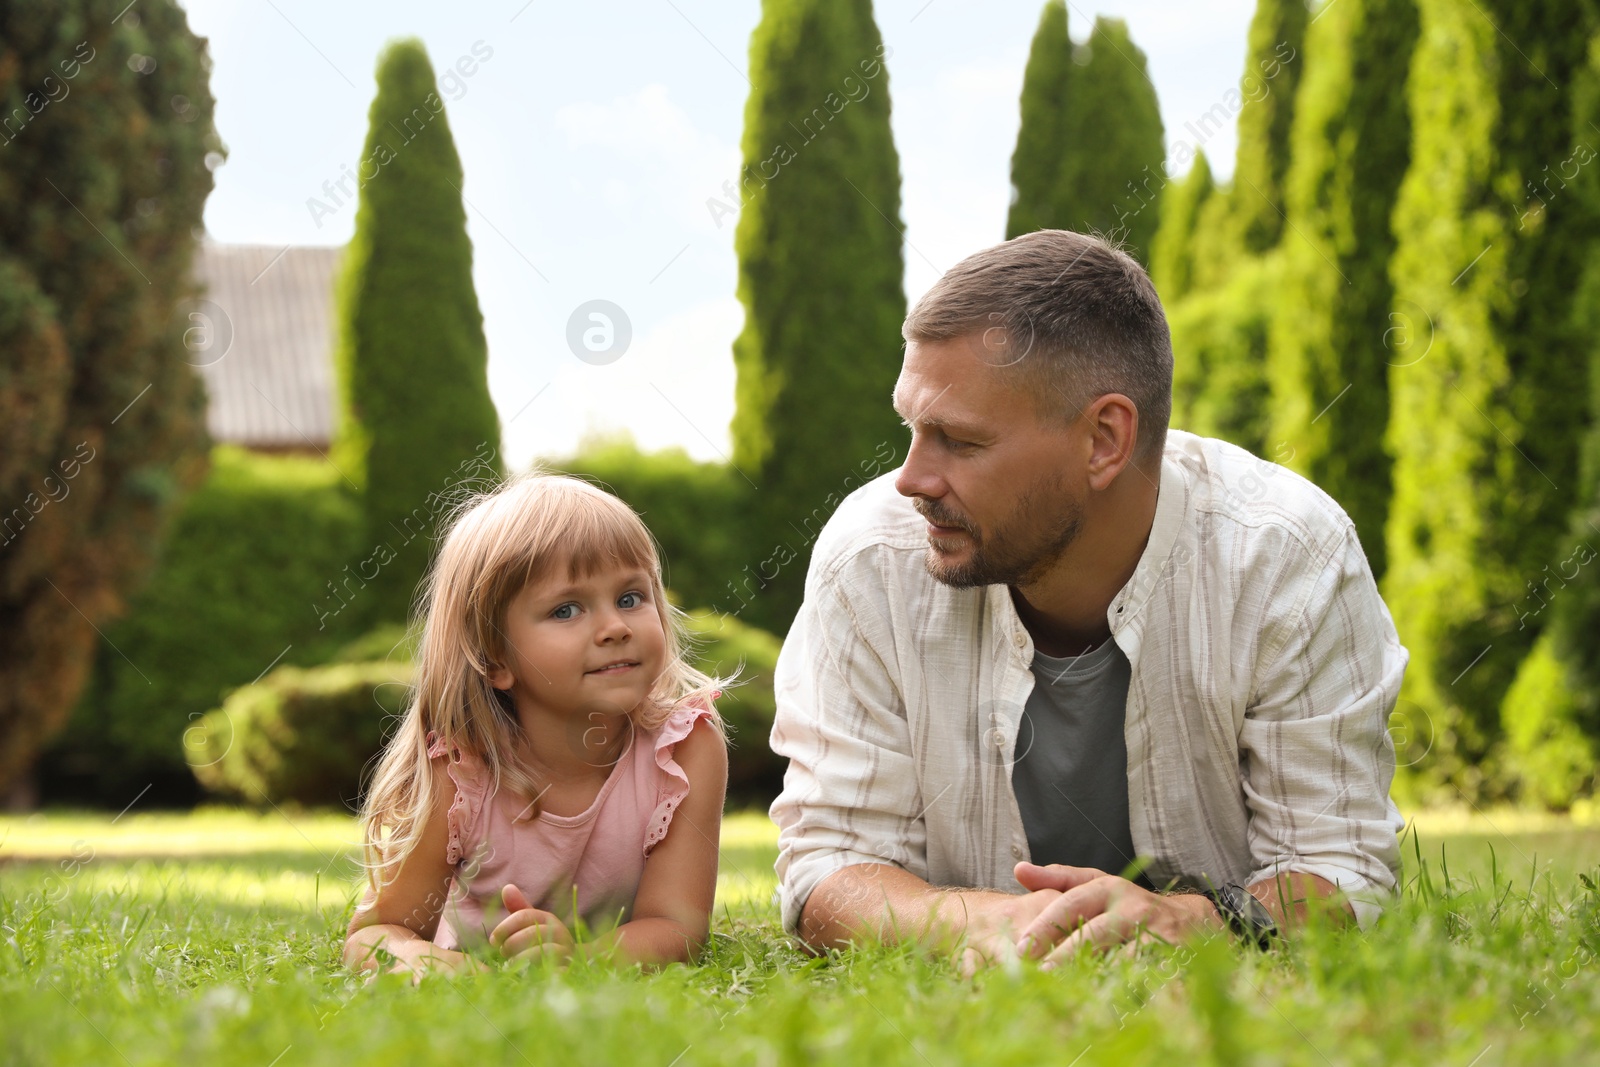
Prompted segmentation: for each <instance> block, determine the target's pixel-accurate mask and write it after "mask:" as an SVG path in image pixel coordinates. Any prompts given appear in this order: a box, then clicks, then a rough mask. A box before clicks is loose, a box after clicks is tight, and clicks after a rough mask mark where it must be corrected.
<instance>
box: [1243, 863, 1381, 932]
mask: <svg viewBox="0 0 1600 1067" xmlns="http://www.w3.org/2000/svg"><path fill="white" fill-rule="evenodd" d="M1246 889H1247V890H1248V891H1249V893H1250V895H1251V896H1253V897H1255V898H1256V899H1257V900H1259V901H1261V903H1262V904H1263V905H1264V906H1265V907H1266V909H1267V910H1268V911H1270V912H1271V913H1272V917H1273V918H1274V919H1276V920H1277V923H1278V929H1279V930H1284V931H1288V930H1292V929H1294V928H1295V927H1296V926H1299V925H1300V924H1301V923H1303V922H1305V920H1306V916H1307V915H1308V914H1310V912H1311V910H1312V909H1313V908H1315V909H1316V910H1317V911H1318V912H1320V913H1321V914H1322V915H1324V916H1326V917H1327V918H1329V919H1331V920H1332V921H1333V922H1334V923H1335V924H1336V925H1342V924H1343V923H1346V922H1355V919H1356V913H1355V910H1354V909H1353V908H1351V907H1350V902H1349V901H1338V902H1335V901H1334V900H1332V899H1331V898H1332V897H1333V896H1334V895H1335V894H1337V893H1338V892H1339V887H1338V886H1336V885H1334V884H1333V883H1332V882H1330V881H1328V880H1327V879H1326V878H1320V877H1318V876H1317V875H1314V874H1305V873H1303V872H1301V871H1288V872H1285V873H1283V874H1280V875H1278V876H1277V877H1275V878H1264V879H1262V880H1261V881H1259V882H1256V883H1255V884H1253V885H1250V886H1247V887H1246Z"/></svg>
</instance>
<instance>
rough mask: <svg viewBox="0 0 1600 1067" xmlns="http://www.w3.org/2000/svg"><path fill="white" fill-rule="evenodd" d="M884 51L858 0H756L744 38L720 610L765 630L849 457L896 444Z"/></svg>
mask: <svg viewBox="0 0 1600 1067" xmlns="http://www.w3.org/2000/svg"><path fill="white" fill-rule="evenodd" d="M888 53H889V50H888V49H887V48H886V47H884V45H883V44H882V37H881V36H880V35H879V33H878V28H877V25H876V24H875V23H874V22H873V19H872V5H871V3H870V0H763V3H762V12H761V21H760V23H759V25H757V27H756V29H755V32H754V34H753V35H752V37H751V40H750V84H751V90H750V97H749V100H748V102H747V104H746V106H745V126H744V169H743V171H742V173H741V181H740V186H741V190H742V191H743V193H744V194H745V195H746V198H747V199H746V200H745V203H744V207H743V210H742V211H741V213H740V216H739V224H738V229H737V232H736V237H735V246H736V248H737V251H738V256H739V299H740V300H741V301H742V302H743V304H744V308H745V325H744V330H743V332H742V333H741V334H740V335H739V337H738V339H737V340H736V341H735V343H734V349H733V355H734V363H735V365H736V367H737V371H738V382H737V391H736V399H737V408H736V410H735V413H734V417H733V425H732V433H733V440H734V455H733V463H734V464H735V466H736V467H737V468H738V469H739V471H740V472H741V474H742V475H743V476H744V477H746V478H748V479H749V481H750V482H751V483H753V484H754V486H755V487H756V491H754V492H753V493H752V500H751V504H750V507H749V509H748V515H749V527H748V531H747V535H746V544H747V545H748V546H749V550H750V552H751V553H752V558H751V560H750V564H749V566H747V567H746V568H745V570H744V572H743V573H742V574H740V575H739V576H737V577H736V578H735V580H734V582H732V583H730V585H731V586H732V587H733V589H734V592H735V593H737V594H738V597H739V600H738V603H735V602H734V601H733V599H732V598H731V597H730V598H729V599H728V600H727V601H725V602H724V606H725V609H726V610H729V611H732V612H734V613H737V614H740V615H741V616H742V617H743V619H744V621H746V622H751V623H753V624H755V625H757V626H760V627H763V628H765V629H768V630H771V631H772V632H774V633H777V634H780V635H781V634H782V633H784V632H785V631H786V630H787V629H788V626H789V623H790V622H791V621H792V620H793V618H794V614H795V612H796V611H797V610H798V609H799V605H800V601H801V597H802V594H803V591H804V582H805V570H806V561H807V559H808V558H809V555H810V550H811V544H812V542H813V540H814V539H815V537H816V534H817V531H818V530H820V528H821V525H822V523H823V522H825V521H826V519H827V517H828V516H829V514H831V513H832V511H833V509H834V507H835V506H836V505H837V504H838V503H839V501H840V500H842V499H843V498H844V497H845V496H846V495H847V494H848V493H849V491H850V490H851V489H853V488H854V487H855V486H856V485H858V484H860V477H861V472H862V471H863V470H865V469H868V468H869V466H870V465H872V464H874V463H878V464H879V465H881V464H882V463H883V462H884V460H883V458H882V457H884V456H886V455H896V454H897V455H899V456H903V455H904V449H905V432H904V430H903V429H902V427H901V426H900V423H899V419H898V418H897V417H896V416H895V414H894V412H893V410H892V409H891V408H890V406H889V404H888V397H889V394H890V392H891V391H892V390H893V388H894V383H895V379H896V378H897V377H898V375H899V371H900V352H901V339H900V325H901V322H902V321H903V320H904V318H905V310H906V309H905V295H904V291H903V289H902V287H901V282H902V275H903V273H904V266H905V264H904V259H903V253H902V251H901V247H902V242H903V238H902V236H901V229H902V228H901V223H900V162H899V155H898V153H897V152H896V151H895V147H894V138H893V135H892V132H891V130H890V126H889V78H888V72H887V70H886V68H885V67H884V60H885V58H886V57H887V56H888ZM895 462H898V460H895V461H893V462H889V463H888V467H893V466H894V465H895ZM888 467H885V468H883V469H888ZM871 469H874V470H876V469H878V468H877V467H871Z"/></svg>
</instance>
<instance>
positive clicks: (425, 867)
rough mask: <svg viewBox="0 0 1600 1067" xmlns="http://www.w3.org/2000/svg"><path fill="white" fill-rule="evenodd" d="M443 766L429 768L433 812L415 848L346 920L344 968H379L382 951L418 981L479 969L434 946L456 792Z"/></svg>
mask: <svg viewBox="0 0 1600 1067" xmlns="http://www.w3.org/2000/svg"><path fill="white" fill-rule="evenodd" d="M445 763H446V760H445V759H444V758H440V759H436V760H435V761H434V763H433V771H434V781H433V790H434V805H433V811H432V812H430V813H429V815H428V821H427V822H426V823H425V824H424V825H423V828H422V836H421V837H420V838H419V839H418V840H417V845H416V848H414V849H412V850H411V854H410V855H409V856H407V857H406V858H405V860H404V861H403V862H402V863H401V864H400V869H399V871H398V872H397V873H395V875H394V878H393V880H392V881H389V882H387V883H386V884H385V885H384V886H383V890H382V892H380V893H379V894H378V899H377V901H376V903H374V902H373V899H372V890H371V889H368V890H367V892H366V895H365V896H364V897H363V898H362V901H361V904H360V905H359V906H358V907H357V908H356V913H355V915H354V916H352V917H351V919H350V929H349V931H348V932H347V933H346V935H345V941H344V962H345V964H346V965H347V966H350V967H354V968H356V969H357V970H362V971H369V970H374V969H376V968H377V967H379V966H380V965H381V964H380V961H379V958H378V951H377V950H378V949H379V948H382V949H384V950H385V951H387V952H389V953H390V954H392V955H394V956H397V957H399V959H400V964H399V965H398V966H397V967H396V968H395V969H396V970H409V971H410V972H411V973H412V974H413V975H415V976H417V977H421V976H422V975H423V974H425V973H427V972H428V971H431V970H441V971H459V970H467V969H477V968H478V967H479V965H478V964H476V963H475V962H474V961H472V960H471V959H470V958H469V957H468V956H467V955H466V954H465V953H461V952H455V951H452V950H450V949H444V948H439V947H438V946H437V945H435V944H434V943H433V936H434V934H435V933H436V932H437V931H438V927H439V916H440V914H441V913H442V912H443V911H444V903H445V895H446V894H447V893H448V892H449V891H450V875H451V873H452V872H451V868H450V864H449V863H447V862H446V861H445V855H446V847H447V845H448V842H449V836H450V828H449V823H448V821H447V820H448V813H449V811H450V804H451V803H452V801H454V799H455V789H456V787H455V782H454V781H453V780H451V778H450V773H449V770H448V769H447V767H446V766H445Z"/></svg>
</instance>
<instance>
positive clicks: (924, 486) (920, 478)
mask: <svg viewBox="0 0 1600 1067" xmlns="http://www.w3.org/2000/svg"><path fill="white" fill-rule="evenodd" d="M894 487H895V489H896V490H897V491H899V493H900V495H901V496H911V497H917V496H925V497H930V498H932V499H935V500H937V499H938V498H939V497H942V496H944V494H945V491H946V490H947V488H948V486H946V485H945V481H944V475H943V474H941V473H940V471H939V469H938V467H937V465H936V463H935V461H934V458H933V454H932V448H931V447H930V446H929V444H928V440H927V438H926V437H921V436H919V435H916V434H913V435H912V437H911V447H910V448H909V449H907V450H906V461H905V463H903V464H901V466H900V473H899V474H897V475H896V476H895V479H894Z"/></svg>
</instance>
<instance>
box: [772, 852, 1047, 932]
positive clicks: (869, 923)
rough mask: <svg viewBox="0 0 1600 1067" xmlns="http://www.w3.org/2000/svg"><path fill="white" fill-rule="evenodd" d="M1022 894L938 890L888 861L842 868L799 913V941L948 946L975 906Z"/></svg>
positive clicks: (999, 904) (989, 906) (1007, 902)
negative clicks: (909, 942) (907, 942)
mask: <svg viewBox="0 0 1600 1067" xmlns="http://www.w3.org/2000/svg"><path fill="white" fill-rule="evenodd" d="M1019 899H1020V898H1019V897H1016V896H1014V895H1011V894H1007V893H1000V892H996V891H994V890H989V889H940V888H937V887H935V886H931V885H929V884H928V883H927V882H925V881H923V880H922V879H921V878H918V877H917V876H916V875H914V874H912V873H910V872H909V871H906V870H903V869H901V868H899V867H895V866H892V865H890V864H887V863H861V864H855V865H853V866H850V867H842V868H840V869H839V870H837V871H834V872H833V873H832V874H830V875H828V877H826V878H824V879H823V880H822V881H821V882H820V883H819V884H818V885H817V887H816V888H815V889H813V890H812V891H811V895H810V897H808V898H807V899H806V903H805V907H804V908H803V909H802V911H801V913H800V939H801V940H802V941H804V942H805V943H806V944H807V945H809V946H810V947H811V948H813V949H816V950H818V951H821V950H824V949H829V948H843V947H845V946H846V945H848V944H850V943H851V942H852V941H863V940H868V941H874V942H878V943H881V944H894V943H897V942H900V941H919V942H924V943H934V944H948V943H950V942H953V941H955V940H957V939H959V938H960V937H961V935H962V934H964V933H965V932H966V928H967V918H968V915H969V914H970V911H971V909H972V908H973V907H975V906H976V907H981V908H985V909H993V908H1003V907H1005V906H1007V905H1011V904H1014V903H1016V902H1017V901H1018V900H1019Z"/></svg>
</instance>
